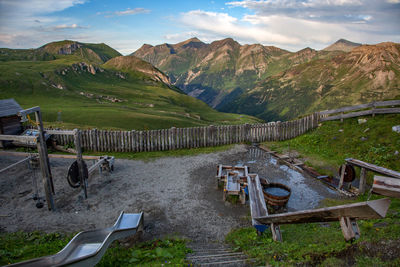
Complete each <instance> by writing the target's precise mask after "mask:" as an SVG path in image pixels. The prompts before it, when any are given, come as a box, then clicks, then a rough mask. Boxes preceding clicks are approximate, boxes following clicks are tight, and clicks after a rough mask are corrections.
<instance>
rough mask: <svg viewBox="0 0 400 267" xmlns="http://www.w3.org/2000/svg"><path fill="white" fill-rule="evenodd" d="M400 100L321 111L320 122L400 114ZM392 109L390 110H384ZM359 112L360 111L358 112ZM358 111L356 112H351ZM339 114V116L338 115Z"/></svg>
mask: <svg viewBox="0 0 400 267" xmlns="http://www.w3.org/2000/svg"><path fill="white" fill-rule="evenodd" d="M396 106H400V100H390V101H378V102H371V103H368V104H362V105H357V106H349V107H343V108H338V109H333V110H325V111H321V112H320V113H319V114H320V121H332V120H341V121H343V119H347V118H354V117H359V116H365V115H372V116H374V115H375V114H390V113H400V107H396ZM384 107H390V108H384ZM356 110H358V111H356ZM351 111H356V112H351ZM338 113H339V114H338Z"/></svg>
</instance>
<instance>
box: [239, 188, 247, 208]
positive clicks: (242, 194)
mask: <svg viewBox="0 0 400 267" xmlns="http://www.w3.org/2000/svg"><path fill="white" fill-rule="evenodd" d="M239 199H240V203H241V204H243V205H244V204H246V193H245V192H244V189H242V191H241V192H240V195H239Z"/></svg>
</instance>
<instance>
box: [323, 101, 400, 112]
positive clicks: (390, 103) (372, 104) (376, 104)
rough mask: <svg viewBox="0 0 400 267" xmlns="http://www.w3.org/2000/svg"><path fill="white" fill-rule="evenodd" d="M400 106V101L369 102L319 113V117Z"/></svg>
mask: <svg viewBox="0 0 400 267" xmlns="http://www.w3.org/2000/svg"><path fill="white" fill-rule="evenodd" d="M398 105H400V100H389V101H377V102H370V103H367V104H361V105H355V106H347V107H342V108H339V109H332V110H324V111H321V112H320V113H321V115H329V114H334V113H339V112H348V111H352V110H358V109H365V108H372V107H385V106H398Z"/></svg>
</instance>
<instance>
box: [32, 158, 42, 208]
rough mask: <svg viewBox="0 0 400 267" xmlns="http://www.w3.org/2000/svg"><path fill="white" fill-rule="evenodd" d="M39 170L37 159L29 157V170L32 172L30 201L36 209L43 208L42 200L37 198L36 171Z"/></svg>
mask: <svg viewBox="0 0 400 267" xmlns="http://www.w3.org/2000/svg"><path fill="white" fill-rule="evenodd" d="M38 168H39V159H38V158H37V157H31V159H30V160H29V169H30V170H31V171H32V187H33V190H34V193H33V196H32V199H33V200H34V201H35V202H36V204H35V205H36V208H38V209H41V208H43V206H44V203H43V198H42V197H40V196H39V187H38V183H37V176H36V170H37V169H38Z"/></svg>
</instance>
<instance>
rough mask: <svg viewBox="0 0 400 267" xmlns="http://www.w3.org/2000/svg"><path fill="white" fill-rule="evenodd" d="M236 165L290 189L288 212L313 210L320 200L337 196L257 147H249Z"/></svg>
mask: <svg viewBox="0 0 400 267" xmlns="http://www.w3.org/2000/svg"><path fill="white" fill-rule="evenodd" d="M237 165H239V166H242V165H247V166H248V167H249V168H250V173H258V175H259V176H260V178H266V179H267V180H268V181H269V182H272V183H281V184H284V185H287V186H288V187H290V189H291V190H292V194H291V196H290V199H289V202H288V204H287V208H288V210H289V211H294V210H306V209H313V208H316V207H318V205H319V202H320V201H321V200H322V199H324V198H336V197H338V196H339V194H338V193H337V192H336V191H334V190H332V189H330V188H328V187H326V186H325V185H324V184H323V183H321V182H319V181H318V180H316V179H314V178H312V177H309V176H304V175H303V174H301V173H300V172H298V171H295V170H293V169H291V168H289V167H288V166H286V165H281V164H279V163H278V161H277V159H276V158H274V157H272V156H271V155H270V154H268V153H266V152H265V151H263V150H261V149H259V148H257V147H250V148H249V150H248V152H247V153H246V154H244V158H242V159H241V160H240V161H238V162H237Z"/></svg>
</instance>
